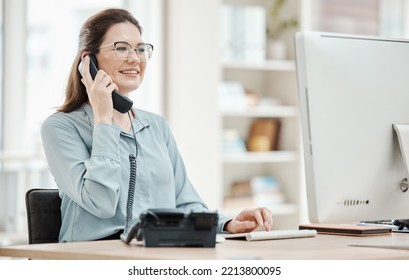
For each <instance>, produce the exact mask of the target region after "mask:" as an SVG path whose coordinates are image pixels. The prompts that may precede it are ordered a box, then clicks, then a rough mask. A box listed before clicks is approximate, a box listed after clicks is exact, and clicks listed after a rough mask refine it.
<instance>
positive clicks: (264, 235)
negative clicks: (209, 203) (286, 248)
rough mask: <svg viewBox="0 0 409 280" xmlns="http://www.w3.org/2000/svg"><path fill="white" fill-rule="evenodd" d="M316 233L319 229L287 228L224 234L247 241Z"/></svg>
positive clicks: (227, 236)
mask: <svg viewBox="0 0 409 280" xmlns="http://www.w3.org/2000/svg"><path fill="white" fill-rule="evenodd" d="M316 235H317V231H316V230H310V229H285V230H271V231H253V232H248V233H227V234H222V236H223V237H224V238H226V239H235V240H247V241H256V240H274V239H288V238H302V237H314V236H316Z"/></svg>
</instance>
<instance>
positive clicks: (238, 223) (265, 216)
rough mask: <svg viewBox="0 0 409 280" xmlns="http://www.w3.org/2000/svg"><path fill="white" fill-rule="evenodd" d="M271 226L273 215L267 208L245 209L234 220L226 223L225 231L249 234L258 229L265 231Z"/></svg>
mask: <svg viewBox="0 0 409 280" xmlns="http://www.w3.org/2000/svg"><path fill="white" fill-rule="evenodd" d="M272 226H273V215H272V214H271V211H270V210H269V209H268V208H267V207H260V208H247V209H244V210H242V211H241V212H240V213H239V214H238V215H237V216H236V218H234V219H233V220H231V221H229V222H227V224H226V225H225V230H226V231H228V232H230V233H242V232H251V231H253V230H255V229H256V228H258V227H264V229H265V230H266V231H269V230H271V228H272Z"/></svg>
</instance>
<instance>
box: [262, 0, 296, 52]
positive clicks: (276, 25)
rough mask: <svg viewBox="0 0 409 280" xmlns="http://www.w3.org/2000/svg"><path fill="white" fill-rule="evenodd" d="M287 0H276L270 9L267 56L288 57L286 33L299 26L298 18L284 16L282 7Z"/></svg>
mask: <svg viewBox="0 0 409 280" xmlns="http://www.w3.org/2000/svg"><path fill="white" fill-rule="evenodd" d="M286 2H287V0H275V1H274V4H273V6H272V7H271V9H270V10H269V18H268V25H267V58H268V59H285V58H286V57H287V44H286V43H285V40H284V38H283V35H284V33H285V32H286V31H287V30H289V29H291V28H296V27H297V26H298V20H297V19H296V18H289V19H286V18H282V13H281V12H282V9H283V6H284V4H285V3H286Z"/></svg>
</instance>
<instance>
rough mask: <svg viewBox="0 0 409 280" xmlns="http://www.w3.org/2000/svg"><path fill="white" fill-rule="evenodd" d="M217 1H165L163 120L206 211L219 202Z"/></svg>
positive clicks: (213, 207) (216, 205)
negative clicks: (166, 120) (175, 141)
mask: <svg viewBox="0 0 409 280" xmlns="http://www.w3.org/2000/svg"><path fill="white" fill-rule="evenodd" d="M218 8H219V1H218V0H206V1H202V0H178V1H166V7H165V9H166V17H167V26H166V31H167V32H168V33H167V35H166V36H167V45H166V58H167V60H166V63H167V68H166V69H167V72H166V76H165V78H166V84H167V85H166V86H167V96H166V99H167V112H168V119H169V122H170V124H171V127H172V129H173V132H174V134H175V137H176V140H177V143H178V145H179V148H180V150H181V153H182V156H183V158H184V160H185V164H186V167H187V171H188V174H189V176H190V179H191V181H192V183H193V184H194V185H195V187H196V188H197V189H198V191H199V193H200V195H201V196H202V198H203V199H204V200H205V202H206V203H207V204H208V206H209V207H210V208H211V209H215V208H216V207H218V206H219V205H220V202H221V187H220V186H219V174H218V173H219V170H220V168H219V166H217V165H216V164H215V163H217V162H219V161H218V160H217V157H218V149H219V140H218V139H220V138H219V135H218V133H219V118H218V106H217V85H218V81H219V77H220V72H219V71H220V70H219V64H218V40H219V37H218V36H219V34H218V31H219V23H218V20H219V17H218V15H219V14H218Z"/></svg>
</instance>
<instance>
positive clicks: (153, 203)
mask: <svg viewBox="0 0 409 280" xmlns="http://www.w3.org/2000/svg"><path fill="white" fill-rule="evenodd" d="M141 33H142V28H141V26H140V25H139V22H138V21H137V20H136V19H135V18H134V17H133V16H132V15H131V14H130V13H129V12H127V11H126V10H123V9H107V10H104V11H102V12H100V13H98V14H96V15H94V16H92V17H91V18H89V19H88V20H87V21H86V22H85V23H84V25H83V27H82V29H81V32H80V36H79V39H80V40H79V49H78V53H77V56H76V58H75V60H74V63H73V65H72V69H71V73H70V76H69V80H68V84H67V87H66V99H65V102H64V104H63V105H62V106H61V107H60V108H59V110H58V112H56V113H55V114H53V115H51V116H49V117H48V118H47V119H46V120H45V121H44V123H43V125H42V129H41V136H42V140H43V146H44V151H45V155H46V158H47V161H48V165H49V168H50V171H51V173H52V175H53V177H54V179H55V181H56V183H57V185H58V187H59V189H60V196H61V199H62V205H61V211H62V226H61V230H60V236H59V241H60V242H70V241H82V240H98V239H115V238H119V237H120V234H121V233H122V232H123V230H124V225H125V223H126V208H127V198H128V188H129V180H130V177H131V178H132V179H133V178H135V179H136V184H135V192H134V194H135V195H134V203H133V208H132V210H131V211H132V214H133V217H136V218H137V217H139V215H140V213H142V212H144V211H146V210H147V209H148V208H180V209H184V210H186V211H190V210H194V211H208V210H207V207H206V205H205V203H204V202H203V201H202V200H201V198H200V197H199V195H198V193H197V192H196V190H195V189H194V187H193V186H192V184H191V183H190V181H189V179H188V177H187V174H186V169H185V166H184V163H183V160H182V158H181V156H180V154H179V151H178V148H177V146H176V143H175V139H174V137H173V135H172V133H171V131H170V129H169V126H168V124H167V123H166V121H165V120H164V118H163V117H161V116H158V115H155V114H153V113H149V112H146V111H142V110H139V109H136V108H132V110H130V111H129V112H128V114H122V113H120V112H118V111H116V110H114V109H113V101H112V91H113V90H117V91H118V92H119V93H120V94H122V95H123V96H127V95H128V94H129V93H130V92H132V91H134V90H136V89H137V88H138V87H139V86H140V84H141V83H142V80H143V78H144V75H145V70H146V66H147V61H148V59H149V58H150V55H151V54H152V51H153V46H152V45H150V44H147V43H144V42H143V40H142V37H141ZM90 54H94V55H95V57H96V59H97V61H98V66H99V71H98V72H97V74H96V76H95V79H92V77H91V74H90V71H89V67H90V58H89V55H90ZM83 59H84V63H83V65H81V66H80V67H79V69H78V66H79V64H80V62H81V61H82V60H83ZM78 70H80V71H81V72H82V73H83V77H82V76H81V74H80V73H79V71H78ZM136 145H137V148H136V147H135V146H136ZM135 153H137V159H136V162H137V169H136V172H134V173H133V174H132V175H131V176H130V168H131V167H130V163H129V155H130V154H135ZM136 221H137V220H134V221H132V224H134V223H135V222H136ZM271 225H272V217H271V213H270V211H269V210H267V209H266V208H254V209H246V210H243V211H242V212H241V213H240V214H239V215H238V216H237V217H236V218H234V219H229V218H227V217H225V216H223V215H221V214H220V215H219V223H218V232H222V231H227V232H231V233H237V232H249V231H252V230H254V229H256V228H257V227H259V226H264V227H265V229H266V230H269V229H270V228H271Z"/></svg>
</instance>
